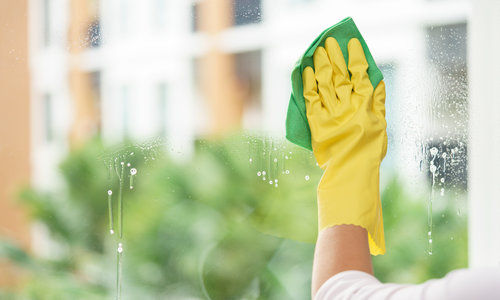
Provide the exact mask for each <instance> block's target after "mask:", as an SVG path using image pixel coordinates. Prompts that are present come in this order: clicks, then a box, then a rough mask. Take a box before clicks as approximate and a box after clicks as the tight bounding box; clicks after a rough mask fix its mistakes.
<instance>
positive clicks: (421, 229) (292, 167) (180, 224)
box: [0, 137, 466, 299]
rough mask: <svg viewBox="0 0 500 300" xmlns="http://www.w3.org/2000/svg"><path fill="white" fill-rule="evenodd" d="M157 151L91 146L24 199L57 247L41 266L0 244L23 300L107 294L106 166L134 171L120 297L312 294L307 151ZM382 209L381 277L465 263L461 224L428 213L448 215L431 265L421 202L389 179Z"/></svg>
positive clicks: (256, 142) (244, 142)
mask: <svg viewBox="0 0 500 300" xmlns="http://www.w3.org/2000/svg"><path fill="white" fill-rule="evenodd" d="M166 149H167V148H166V146H165V145H164V144H162V143H158V142H153V143H150V144H146V145H129V146H124V147H120V148H119V149H118V150H116V151H109V150H106V151H105V150H103V147H102V146H101V144H100V142H99V141H93V142H92V143H89V144H88V145H87V146H86V147H84V148H83V149H81V150H78V151H75V152H72V153H70V154H69V155H68V157H67V158H66V159H65V160H64V162H63V163H62V164H61V168H60V170H61V177H62V178H63V180H64V181H63V184H62V186H61V188H60V189H57V190H52V191H43V190H39V189H34V188H27V189H25V190H24V191H23V192H22V193H21V198H22V201H23V202H24V203H25V205H26V206H27V207H28V208H29V210H30V211H31V214H32V216H33V218H34V219H37V220H38V221H39V222H41V223H43V224H44V225H45V226H46V227H47V229H48V231H49V232H50V238H51V239H52V240H54V242H55V244H56V245H58V246H56V247H55V249H56V250H57V251H56V252H54V254H53V255H50V256H48V257H45V258H39V257H34V256H32V255H31V254H27V253H24V252H23V251H22V250H21V249H18V248H16V247H15V246H14V245H12V244H9V243H7V242H4V243H2V244H0V255H1V256H4V257H8V258H9V259H10V260H12V261H13V262H14V263H15V264H18V265H20V266H23V267H25V268H26V269H27V270H29V271H30V274H31V276H30V278H31V280H28V281H27V283H26V285H25V286H24V288H23V289H22V290H21V291H19V292H18V293H17V295H19V298H20V299H58V298H61V297H62V298H70V297H71V298H74V299H101V298H102V299H104V298H107V299H109V298H111V297H113V295H114V291H115V290H114V289H115V276H116V273H115V270H116V244H117V240H116V236H110V235H109V228H108V213H107V200H106V199H107V194H106V191H107V190H108V189H112V190H113V192H114V193H113V211H114V216H115V228H116V215H117V213H116V210H117V206H116V195H117V191H118V180H117V176H116V172H115V170H114V168H113V165H114V164H115V163H118V164H119V163H120V162H121V161H124V163H130V164H131V167H134V168H136V169H137V170H138V174H137V176H136V178H135V182H134V189H133V190H129V189H128V183H129V181H128V180H129V177H128V176H127V177H126V178H124V183H125V187H126V191H125V192H124V242H123V243H124V256H123V257H124V281H123V296H124V298H125V299H136V298H141V299H158V298H168V299H188V298H190V299H193V298H195V299H196V298H199V299H209V298H210V299H306V298H308V297H309V286H310V274H311V264H312V254H313V244H311V243H305V241H313V240H314V238H315V235H316V232H315V231H316V203H315V195H316V192H315V188H316V185H317V182H318V181H319V178H320V176H321V171H320V170H319V168H318V167H317V166H315V163H314V159H313V157H312V155H311V153H310V152H308V151H305V150H301V149H298V148H296V147H293V146H291V145H288V144H287V145H285V144H283V143H278V142H273V141H270V140H266V139H264V140H262V139H256V138H250V137H245V138H241V137H234V138H230V139H227V140H224V141H217V142H206V141H200V142H198V143H197V145H196V149H195V151H194V153H193V154H192V156H189V157H187V156H180V157H176V158H172V157H170V155H168V154H167V153H166V152H167V151H164V150H166ZM275 158H276V160H277V163H275V162H274V159H275ZM250 159H251V160H250ZM110 165H111V167H112V168H111V169H110V168H109V166H110ZM126 170H127V172H128V170H129V168H128V167H127V169H126ZM262 170H266V171H267V174H266V175H265V176H267V178H266V179H265V180H264V179H263V177H264V176H263V175H262V174H261V176H257V172H259V171H262ZM286 170H288V171H289V172H288V173H289V174H287V172H286ZM126 174H128V173H126ZM306 176H307V177H308V178H310V180H306V179H305V178H306ZM275 179H278V181H277V182H276V181H275ZM270 180H272V182H271V183H270V182H269V181H270ZM276 184H278V186H277V187H276ZM443 201H448V200H443ZM449 201H450V202H452V201H451V200H449ZM383 203H384V204H383V205H384V218H385V219H384V223H385V228H386V237H387V249H388V253H387V255H385V256H383V257H377V258H376V259H375V270H376V273H377V276H378V277H379V278H381V279H382V280H394V281H396V280H398V281H401V279H402V278H403V279H408V282H417V281H421V280H425V279H428V278H430V277H432V276H441V275H442V274H444V273H446V272H447V271H449V270H450V269H452V268H455V267H458V266H462V265H464V263H465V255H466V254H465V253H466V252H465V249H466V247H465V243H466V241H465V238H463V237H464V236H465V228H466V227H465V222H464V219H465V218H464V217H459V216H457V215H456V214H455V213H453V209H454V208H453V207H446V208H444V209H443V210H442V212H441V211H439V212H437V213H439V214H441V213H443V214H445V217H443V218H439V217H435V219H436V225H435V230H434V233H435V237H434V240H435V242H434V243H435V254H434V255H433V256H428V255H426V254H425V249H426V234H427V233H426V229H425V228H426V221H427V216H426V210H425V201H424V200H422V199H415V198H414V197H410V196H408V195H407V194H405V193H404V192H403V186H402V185H401V184H400V183H398V181H397V180H396V179H394V180H393V181H392V182H391V183H390V184H389V185H388V186H387V188H386V190H385V191H384V193H383ZM450 236H454V237H455V239H454V240H453V241H451V240H450V239H449V237H450ZM283 237H291V238H293V239H295V240H296V241H294V240H291V239H286V238H283ZM460 237H462V238H460ZM0 295H1V294H0ZM9 296H10V295H9ZM12 298H14V296H13V295H12ZM14 299H15V298H14Z"/></svg>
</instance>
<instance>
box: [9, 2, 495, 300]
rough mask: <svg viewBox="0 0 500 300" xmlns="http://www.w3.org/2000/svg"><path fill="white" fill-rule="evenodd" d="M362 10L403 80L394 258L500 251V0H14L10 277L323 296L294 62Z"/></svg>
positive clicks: (177, 293)
mask: <svg viewBox="0 0 500 300" xmlns="http://www.w3.org/2000/svg"><path fill="white" fill-rule="evenodd" d="M347 16H351V17H353V19H354V21H355V22H356V24H357V26H358V28H359V30H360V32H361V33H362V34H363V36H364V38H365V40H366V42H367V44H368V45H369V47H370V50H371V52H372V55H373V57H374V58H375V61H376V62H377V64H378V65H379V67H380V69H381V70H382V72H383V74H384V78H385V81H386V84H387V101H386V103H387V104H386V106H387V120H388V135H389V148H388V155H387V157H386V158H385V160H384V162H383V165H382V171H381V175H382V178H381V193H382V202H383V209H384V223H385V232H386V239H387V249H388V250H387V254H386V255H384V256H380V257H374V264H375V273H376V276H377V277H378V278H379V279H380V280H382V281H383V282H400V283H419V282H422V281H425V280H427V279H430V278H437V277H441V276H444V275H445V274H446V273H447V272H449V271H450V270H453V269H456V268H461V267H467V266H486V265H498V264H499V263H500V256H499V255H500V254H499V253H500V239H499V238H498V237H499V236H500V222H499V220H500V218H499V216H500V204H499V203H500V202H499V201H498V196H497V195H498V194H500V185H499V184H498V183H497V182H496V181H495V180H496V178H497V174H498V171H496V170H498V168H499V167H500V158H498V157H497V156H498V155H497V153H498V151H499V150H500V124H499V120H500V118H498V117H497V115H496V112H497V111H498V110H499V109H500V101H498V100H500V99H498V98H499V95H498V93H495V89H496V88H497V87H498V86H500V82H499V80H500V79H499V78H500V77H499V76H498V75H497V74H496V70H498V69H499V68H500V61H498V59H497V55H498V53H499V51H500V35H499V34H498V30H499V29H500V3H499V2H498V1H496V0H477V1H476V0H475V1H472V0H471V1H469V0H456V1H452V0H398V1H396V0H384V1H377V2H373V1H365V0H356V1H331V0H273V1H271V0H147V1H130V0H17V1H10V0H1V1H0V101H1V102H0V103H1V107H2V109H1V112H0V114H1V117H0V125H1V126H0V138H1V140H0V165H1V166H2V168H0V298H1V299H66V298H70V297H72V298H75V299H109V298H113V297H115V295H116V293H117V282H118V281H117V277H118V273H120V274H121V276H120V278H121V279H120V280H119V285H120V286H121V290H122V297H123V298H124V299H136V298H139V297H141V298H143V299H306V298H309V297H310V296H309V295H310V276H311V264H312V254H313V250H314V245H313V243H312V242H313V241H314V238H315V236H316V215H315V214H316V203H315V201H316V200H315V189H316V185H317V182H318V181H319V178H320V176H321V170H320V169H319V168H318V167H317V166H316V163H315V160H314V157H313V155H312V154H311V153H310V152H309V151H307V150H304V149H301V148H298V147H297V146H294V145H292V144H291V143H289V142H287V141H285V140H284V133H285V131H284V125H285V117H286V110H287V105H288V101H289V97H290V92H291V86H290V73H291V70H292V68H293V66H294V63H295V61H296V60H297V59H298V58H299V57H300V56H301V55H302V54H303V52H304V51H305V50H306V48H307V46H308V45H309V44H310V43H311V42H312V41H313V40H314V39H315V37H316V36H317V35H318V34H319V33H320V32H321V31H323V30H324V29H325V28H327V27H329V26H332V25H333V24H335V23H337V22H339V21H340V20H342V19H343V18H345V17H347ZM133 169H134V170H136V171H133ZM123 186H124V188H123V190H122V192H120V189H121V187H123ZM108 191H112V196H111V197H110V199H111V210H109V209H108ZM122 193H123V195H122V197H123V224H124V229H123V238H121V239H120V238H119V237H118V236H117V234H116V233H115V234H110V229H114V231H116V230H117V226H118V225H117V224H119V221H118V219H117V218H118V215H119V214H120V213H119V207H118V202H119V200H118V196H117V195H119V194H122ZM431 203H432V206H431V205H430V204H431ZM110 211H111V212H113V216H112V217H111V220H113V225H112V227H111V225H110V214H109V213H110ZM119 243H121V244H120V245H119ZM117 250H118V252H117ZM118 259H120V261H121V265H120V266H121V267H120V266H119V265H118V264H117V261H118ZM120 269H121V271H120Z"/></svg>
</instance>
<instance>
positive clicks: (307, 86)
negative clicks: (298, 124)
mask: <svg viewBox="0 0 500 300" xmlns="http://www.w3.org/2000/svg"><path fill="white" fill-rule="evenodd" d="M302 84H303V95H304V98H305V100H306V113H307V115H308V116H309V115H310V114H313V113H314V112H315V111H319V110H320V109H321V100H320V99H319V94H318V84H317V83H316V77H315V76H314V71H313V69H312V68H311V67H306V68H305V69H304V71H303V72H302Z"/></svg>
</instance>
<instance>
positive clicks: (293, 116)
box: [286, 17, 384, 150]
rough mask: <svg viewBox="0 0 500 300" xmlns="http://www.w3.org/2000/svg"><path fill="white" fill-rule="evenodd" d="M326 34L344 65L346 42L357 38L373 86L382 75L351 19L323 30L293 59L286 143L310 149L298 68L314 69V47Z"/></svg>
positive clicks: (378, 81)
mask: <svg viewBox="0 0 500 300" xmlns="http://www.w3.org/2000/svg"><path fill="white" fill-rule="evenodd" d="M328 37H333V38H335V39H336V40H337V42H338V43H339V45H340V49H341V50H342V54H344V58H345V61H346V65H347V64H348V53H347V44H348V43H349V41H350V40H351V39H352V38H357V39H358V40H359V41H360V42H361V45H362V46H363V50H364V52H365V56H366V60H367V61H368V65H369V67H368V75H369V76H370V81H371V83H372V85H373V88H375V87H377V85H378V84H379V83H380V81H381V80H382V79H383V78H384V77H383V75H382V72H380V70H379V69H378V67H377V65H376V64H375V61H374V60H373V57H372V55H371V53H370V50H368V46H367V45H366V43H365V40H364V39H363V37H362V36H361V33H359V31H358V28H357V27H356V24H354V21H353V20H352V18H350V17H348V18H345V19H344V20H342V21H340V22H339V23H337V24H335V25H333V26H332V27H330V28H328V29H326V30H325V31H323V32H322V33H321V34H320V35H319V36H318V37H317V38H316V39H315V40H314V42H312V44H311V45H310V46H309V48H307V51H306V52H305V53H304V55H303V56H302V57H301V58H300V59H299V60H298V61H297V63H296V64H295V67H294V68H293V71H292V95H291V96H290V103H289V104H288V112H287V116H286V138H287V140H289V141H290V142H292V143H294V144H296V145H299V146H301V147H304V148H306V149H309V150H312V146H311V130H310V128H309V123H308V122H307V116H306V104H305V99H304V96H303V91H302V71H303V70H304V69H305V68H306V67H308V66H310V67H312V68H313V69H314V65H313V58H312V57H313V54H314V51H315V50H316V48H317V47H318V46H324V43H325V40H326V39H327V38H328Z"/></svg>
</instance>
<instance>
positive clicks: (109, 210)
mask: <svg viewBox="0 0 500 300" xmlns="http://www.w3.org/2000/svg"><path fill="white" fill-rule="evenodd" d="M112 195H113V191H111V190H108V217H109V233H110V234H114V233H115V231H114V229H113V203H112V200H111V196H112Z"/></svg>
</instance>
